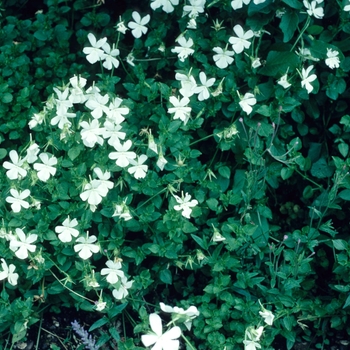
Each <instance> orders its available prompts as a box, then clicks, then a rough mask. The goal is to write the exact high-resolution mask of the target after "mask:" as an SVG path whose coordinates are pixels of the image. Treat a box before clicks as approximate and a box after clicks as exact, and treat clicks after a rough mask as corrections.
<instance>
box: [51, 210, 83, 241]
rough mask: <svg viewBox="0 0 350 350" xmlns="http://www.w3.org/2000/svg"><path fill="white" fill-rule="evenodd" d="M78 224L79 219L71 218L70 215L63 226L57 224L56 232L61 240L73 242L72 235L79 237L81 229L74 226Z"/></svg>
mask: <svg viewBox="0 0 350 350" xmlns="http://www.w3.org/2000/svg"><path fill="white" fill-rule="evenodd" d="M76 226H78V221H77V219H73V220H71V219H70V218H69V216H68V217H67V219H66V220H64V221H63V223H62V226H56V227H55V232H56V233H58V234H59V235H58V238H59V239H60V241H61V242H63V243H66V242H71V240H72V236H74V237H78V236H79V231H78V230H77V229H75V228H74V227H76Z"/></svg>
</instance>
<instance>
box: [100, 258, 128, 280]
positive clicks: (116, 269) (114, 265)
mask: <svg viewBox="0 0 350 350" xmlns="http://www.w3.org/2000/svg"><path fill="white" fill-rule="evenodd" d="M106 265H107V266H108V269H107V268H103V269H102V270H101V275H107V278H106V280H107V282H108V283H110V284H115V283H117V282H118V281H119V280H120V278H122V277H124V272H123V271H122V270H121V268H122V264H121V263H120V261H117V262H114V261H112V260H108V261H107V262H106Z"/></svg>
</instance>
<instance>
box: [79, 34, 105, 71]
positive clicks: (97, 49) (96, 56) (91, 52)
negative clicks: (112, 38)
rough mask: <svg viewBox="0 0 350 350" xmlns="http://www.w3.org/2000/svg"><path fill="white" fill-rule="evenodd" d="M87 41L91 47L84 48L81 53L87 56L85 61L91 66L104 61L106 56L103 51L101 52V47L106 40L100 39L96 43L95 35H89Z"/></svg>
mask: <svg viewBox="0 0 350 350" xmlns="http://www.w3.org/2000/svg"><path fill="white" fill-rule="evenodd" d="M88 39H89V41H90V44H91V47H84V49H83V52H84V53H85V54H86V55H87V56H86V59H87V60H88V61H89V62H90V63H91V64H94V63H96V62H97V61H100V60H101V61H102V60H104V59H105V57H106V54H105V53H104V52H103V50H101V47H102V46H103V45H104V44H105V43H106V42H107V38H102V39H100V40H98V41H97V40H96V38H95V35H93V34H92V33H89V34H88Z"/></svg>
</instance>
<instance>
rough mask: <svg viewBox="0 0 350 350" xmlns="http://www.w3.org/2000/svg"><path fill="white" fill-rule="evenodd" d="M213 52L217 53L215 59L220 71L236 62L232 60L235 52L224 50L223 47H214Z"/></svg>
mask: <svg viewBox="0 0 350 350" xmlns="http://www.w3.org/2000/svg"><path fill="white" fill-rule="evenodd" d="M213 51H214V52H216V55H214V56H213V59H214V61H215V64H216V65H217V66H218V67H219V68H220V69H225V68H227V67H228V66H229V65H230V64H231V63H232V62H233V61H234V59H233V58H232V56H234V54H235V52H234V51H230V50H227V49H226V48H225V49H222V48H221V47H214V48H213Z"/></svg>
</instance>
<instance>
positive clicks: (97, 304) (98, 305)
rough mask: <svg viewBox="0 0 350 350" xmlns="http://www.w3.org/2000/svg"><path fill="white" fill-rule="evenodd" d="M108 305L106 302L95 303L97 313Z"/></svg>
mask: <svg viewBox="0 0 350 350" xmlns="http://www.w3.org/2000/svg"><path fill="white" fill-rule="evenodd" d="M106 305H107V303H106V302H105V301H101V300H99V301H97V302H95V307H96V311H102V310H104V309H105V308H106Z"/></svg>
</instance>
